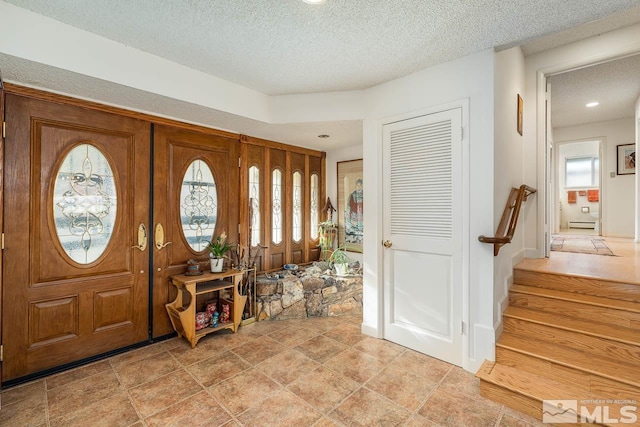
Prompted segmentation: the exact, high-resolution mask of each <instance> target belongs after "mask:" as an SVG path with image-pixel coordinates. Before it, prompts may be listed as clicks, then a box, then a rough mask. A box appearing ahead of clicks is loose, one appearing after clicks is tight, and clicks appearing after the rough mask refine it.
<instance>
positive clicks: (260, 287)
mask: <svg viewBox="0 0 640 427" xmlns="http://www.w3.org/2000/svg"><path fill="white" fill-rule="evenodd" d="M276 292H278V281H277V280H274V279H264V280H257V281H256V295H257V296H259V297H261V296H265V295H273V294H275V293H276Z"/></svg>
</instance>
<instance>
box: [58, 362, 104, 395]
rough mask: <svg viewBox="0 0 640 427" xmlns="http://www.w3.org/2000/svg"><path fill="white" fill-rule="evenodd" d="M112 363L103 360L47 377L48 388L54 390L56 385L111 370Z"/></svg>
mask: <svg viewBox="0 0 640 427" xmlns="http://www.w3.org/2000/svg"><path fill="white" fill-rule="evenodd" d="M111 370H112V368H111V365H110V364H109V362H108V361H106V360H103V361H101V362H98V363H92V364H91V365H87V366H82V367H80V368H76V369H73V370H71V371H66V372H63V373H61V374H57V375H53V376H51V377H47V378H46V383H47V390H53V389H54V388H56V387H60V386H63V385H66V384H69V383H71V382H73V381H77V380H81V379H83V378H86V377H90V376H92V375H95V374H99V373H100V372H105V371H111Z"/></svg>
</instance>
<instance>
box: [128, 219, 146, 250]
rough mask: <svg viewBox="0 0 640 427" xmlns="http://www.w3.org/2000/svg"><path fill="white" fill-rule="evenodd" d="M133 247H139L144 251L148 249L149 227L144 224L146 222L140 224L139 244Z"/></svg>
mask: <svg viewBox="0 0 640 427" xmlns="http://www.w3.org/2000/svg"><path fill="white" fill-rule="evenodd" d="M131 247H132V248H136V249H138V250H139V251H140V252H144V251H145V250H146V249H147V227H145V226H144V223H140V225H139V226H138V244H137V245H135V246H131Z"/></svg>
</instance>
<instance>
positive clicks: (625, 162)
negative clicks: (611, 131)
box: [616, 144, 636, 175]
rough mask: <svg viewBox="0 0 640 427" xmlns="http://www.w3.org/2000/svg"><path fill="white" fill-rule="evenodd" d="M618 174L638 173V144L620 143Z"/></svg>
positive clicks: (618, 147)
mask: <svg viewBox="0 0 640 427" xmlns="http://www.w3.org/2000/svg"><path fill="white" fill-rule="evenodd" d="M616 149H617V150H618V162H617V164H618V170H617V174H618V175H630V174H634V173H636V144H625V145H618V146H617V147H616Z"/></svg>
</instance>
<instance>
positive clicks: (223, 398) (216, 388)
mask: <svg viewBox="0 0 640 427" xmlns="http://www.w3.org/2000/svg"><path fill="white" fill-rule="evenodd" d="M280 389H281V386H280V385H278V384H276V383H275V382H273V381H272V380H270V379H269V378H267V377H266V376H265V375H264V374H262V373H261V372H259V371H258V370H257V369H255V368H253V369H248V370H246V371H244V372H242V373H240V374H238V375H236V376H235V377H233V378H230V379H228V380H226V381H223V382H221V383H218V384H216V385H213V386H211V387H209V389H208V390H209V393H210V394H211V395H212V396H213V397H215V398H216V399H217V401H218V402H220V403H222V404H223V405H224V406H225V407H226V408H227V409H228V410H229V411H230V412H231V414H233V415H238V414H240V413H241V412H244V411H246V410H247V409H249V408H251V407H253V406H256V405H258V404H259V403H260V402H262V401H263V400H265V399H267V398H268V397H270V396H272V395H273V394H274V393H276V392H277V391H278V390H280Z"/></svg>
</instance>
